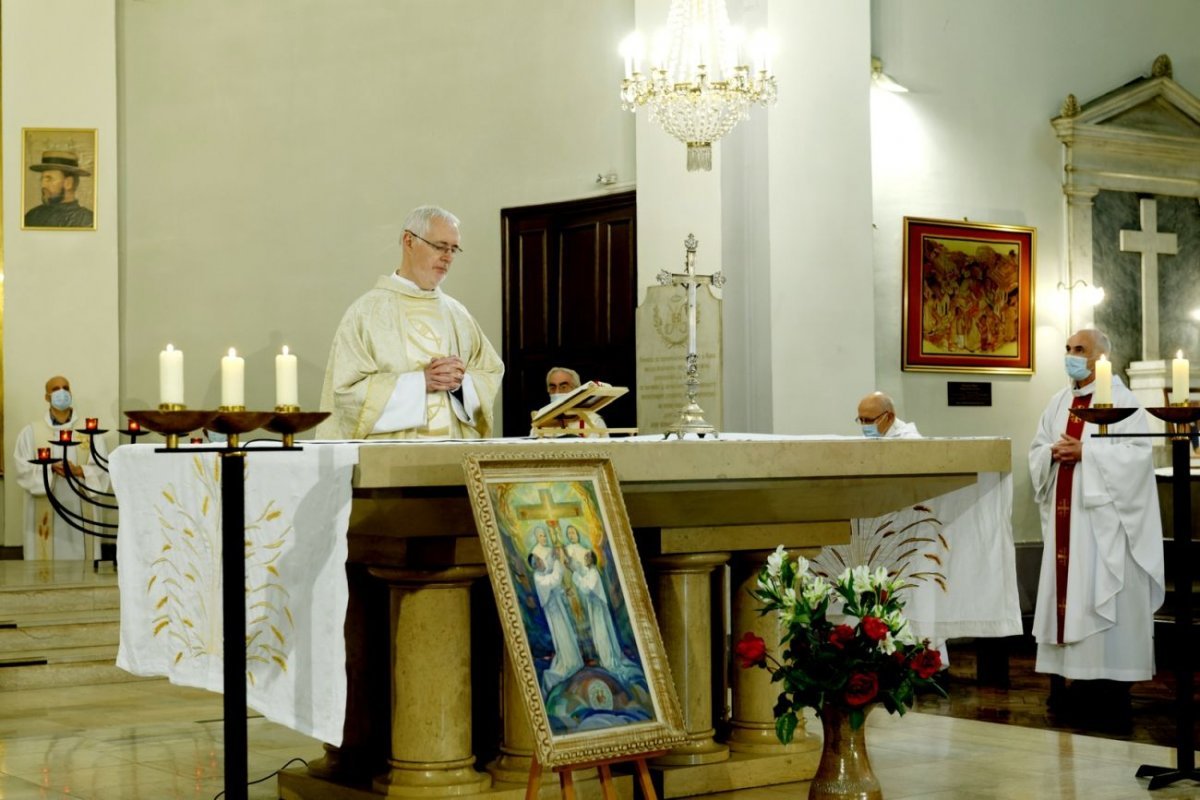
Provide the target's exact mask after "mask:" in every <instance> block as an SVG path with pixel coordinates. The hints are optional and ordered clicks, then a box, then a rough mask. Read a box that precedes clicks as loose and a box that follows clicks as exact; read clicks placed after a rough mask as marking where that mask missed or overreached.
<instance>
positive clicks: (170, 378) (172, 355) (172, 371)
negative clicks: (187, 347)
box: [158, 344, 183, 406]
mask: <svg viewBox="0 0 1200 800" xmlns="http://www.w3.org/2000/svg"><path fill="white" fill-rule="evenodd" d="M158 402H159V403H161V404H163V405H167V404H170V405H179V406H181V405H183V351H182V350H176V349H175V346H174V345H170V344H169V345H167V349H166V350H163V351H162V352H161V353H159V354H158Z"/></svg>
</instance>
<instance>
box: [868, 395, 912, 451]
mask: <svg viewBox="0 0 1200 800" xmlns="http://www.w3.org/2000/svg"><path fill="white" fill-rule="evenodd" d="M855 421H856V422H857V423H858V424H859V425H861V426H862V432H863V436H866V437H867V438H868V439H920V438H921V434H920V433H919V432H918V431H917V426H916V425H915V424H913V423H911V422H905V421H904V420H902V419H900V418H898V417H897V416H896V410H895V406H894V405H893V404H892V398H890V397H888V396H887V395H886V394H884V393H883V392H871V393H870V394H869V395H867V396H866V397H864V398H863V399H862V400H860V401H858V416H857V417H856V418H855Z"/></svg>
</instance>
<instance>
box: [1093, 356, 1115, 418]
mask: <svg viewBox="0 0 1200 800" xmlns="http://www.w3.org/2000/svg"><path fill="white" fill-rule="evenodd" d="M1093 399H1094V400H1095V401H1096V405H1107V406H1111V405H1112V362H1111V361H1109V360H1108V356H1106V355H1104V354H1103V353H1101V354H1100V358H1098V359H1097V360H1096V396H1095V397H1094V398H1093Z"/></svg>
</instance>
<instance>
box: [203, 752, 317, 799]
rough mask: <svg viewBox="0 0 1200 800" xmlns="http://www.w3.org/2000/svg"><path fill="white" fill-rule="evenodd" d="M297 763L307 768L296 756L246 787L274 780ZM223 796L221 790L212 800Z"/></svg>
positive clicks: (305, 763) (302, 760) (223, 791)
mask: <svg viewBox="0 0 1200 800" xmlns="http://www.w3.org/2000/svg"><path fill="white" fill-rule="evenodd" d="M297 761H299V762H300V763H301V764H303V765H304V766H306V767H307V766H308V762H307V761H305V760H304V759H303V758H300V757H299V756H296V757H295V758H293V759H291V760H290V761H288V762H287V763H286V764H284V765H283V766H282V767H280V768H279V769H277V770H275V771H274V772H272V773H271V774H270V775H266V776H264V777H262V778H259V779H258V780H253V781H249V782H248V783H247V784H246V785H247V786H253V785H254V784H256V783H262V782H263V781H269V780H271V778H274V777H275V776H276V775H278V774H279V773H281V772H283V771H284V770H285V769H287V768H288V767H290V766H291V765H292V764H295V763H296V762H297ZM223 794H225V790H224V789H222V790H221V791H219V792H217V793H216V794H215V795H213V800H221V796H222V795H223Z"/></svg>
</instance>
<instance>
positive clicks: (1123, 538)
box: [1029, 329, 1164, 728]
mask: <svg viewBox="0 0 1200 800" xmlns="http://www.w3.org/2000/svg"><path fill="white" fill-rule="evenodd" d="M1110 348H1111V345H1110V343H1109V340H1108V337H1107V336H1106V335H1105V334H1104V333H1102V332H1100V331H1098V330H1093V329H1085V330H1081V331H1079V332H1077V333H1075V334H1074V335H1072V336H1071V337H1070V338H1069V339H1068V340H1067V352H1066V364H1065V366H1066V371H1067V375H1068V376H1069V378H1070V385H1069V386H1068V387H1067V388H1065V389H1063V390H1061V391H1060V392H1058V393H1057V394H1055V395H1054V397H1053V398H1051V400H1050V403H1049V405H1048V406H1047V407H1046V410H1045V412H1044V413H1043V414H1042V418H1041V421H1040V422H1039V423H1038V428H1037V432H1036V434H1035V435H1034V439H1033V443H1032V445H1031V446H1030V450H1029V473H1030V477H1031V478H1032V480H1033V488H1034V499H1035V500H1036V502H1037V503H1038V504H1039V506H1040V507H1041V518H1042V539H1043V542H1044V545H1045V546H1044V549H1043V552H1042V570H1041V578H1040V581H1039V583H1038V595H1037V608H1036V611H1035V614H1034V621H1033V633H1034V638H1035V639H1036V640H1037V643H1038V650H1037V666H1036V669H1037V671H1038V672H1048V673H1051V674H1052V675H1055V676H1061V677H1060V678H1058V679H1057V681H1053V679H1052V682H1054V683H1055V684H1056V686H1055V688H1056V689H1058V690H1059V691H1060V693H1059V696H1058V697H1057V699H1056V698H1055V697H1052V703H1056V702H1064V698H1063V696H1062V694H1061V692H1062V690H1063V689H1064V688H1065V684H1064V682H1063V681H1062V679H1063V678H1066V679H1071V680H1072V681H1073V683H1072V686H1071V690H1070V691H1069V692H1067V693H1066V696H1067V697H1069V698H1071V703H1070V705H1072V706H1073V707H1074V708H1075V710H1076V711H1077V712H1078V713H1080V714H1081V715H1083V716H1084V717H1090V718H1087V719H1079V720H1076V721H1077V722H1082V723H1084V724H1085V725H1086V724H1089V723H1092V722H1095V723H1098V724H1097V725H1096V727H1100V726H1102V725H1106V724H1107V725H1111V726H1115V727H1118V728H1120V727H1124V726H1125V725H1127V724H1128V721H1129V708H1130V706H1129V685H1130V683H1132V682H1133V681H1143V680H1149V679H1150V678H1152V677H1153V676H1154V611H1155V610H1156V609H1157V608H1158V607H1159V606H1160V605H1162V601H1163V596H1164V579H1163V543H1162V521H1161V519H1160V516H1159V505H1158V493H1157V489H1156V487H1155V480H1154V465H1153V456H1152V447H1153V444H1152V440H1151V439H1149V438H1145V437H1140V438H1139V437H1132V438H1095V437H1094V434H1096V433H1098V432H1099V431H1098V428H1097V427H1096V426H1095V425H1090V424H1086V423H1084V422H1083V420H1081V419H1080V418H1079V417H1077V416H1075V415H1073V414H1072V413H1071V409H1072V408H1080V407H1082V408H1087V407H1089V406H1091V404H1092V402H1093V396H1094V394H1095V392H1096V388H1097V385H1096V360H1097V359H1098V358H1099V356H1100V355H1101V354H1102V353H1104V354H1107V353H1108V352H1109V351H1110ZM1111 380H1112V384H1111V390H1112V405H1113V406H1117V407H1122V406H1133V407H1137V406H1138V402H1137V399H1136V398H1135V397H1134V395H1133V393H1132V392H1130V391H1129V389H1127V388H1126V387H1125V384H1124V383H1122V382H1121V380H1120V378H1118V377H1113V378H1112V379H1111ZM1147 430H1148V429H1147V415H1146V412H1145V411H1144V410H1142V409H1141V408H1138V410H1137V411H1136V412H1135V413H1134V414H1132V415H1131V416H1129V417H1128V418H1126V419H1125V420H1123V421H1121V422H1118V423H1116V424H1113V425H1109V426H1108V432H1109V433H1110V434H1117V433H1146V432H1147Z"/></svg>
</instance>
